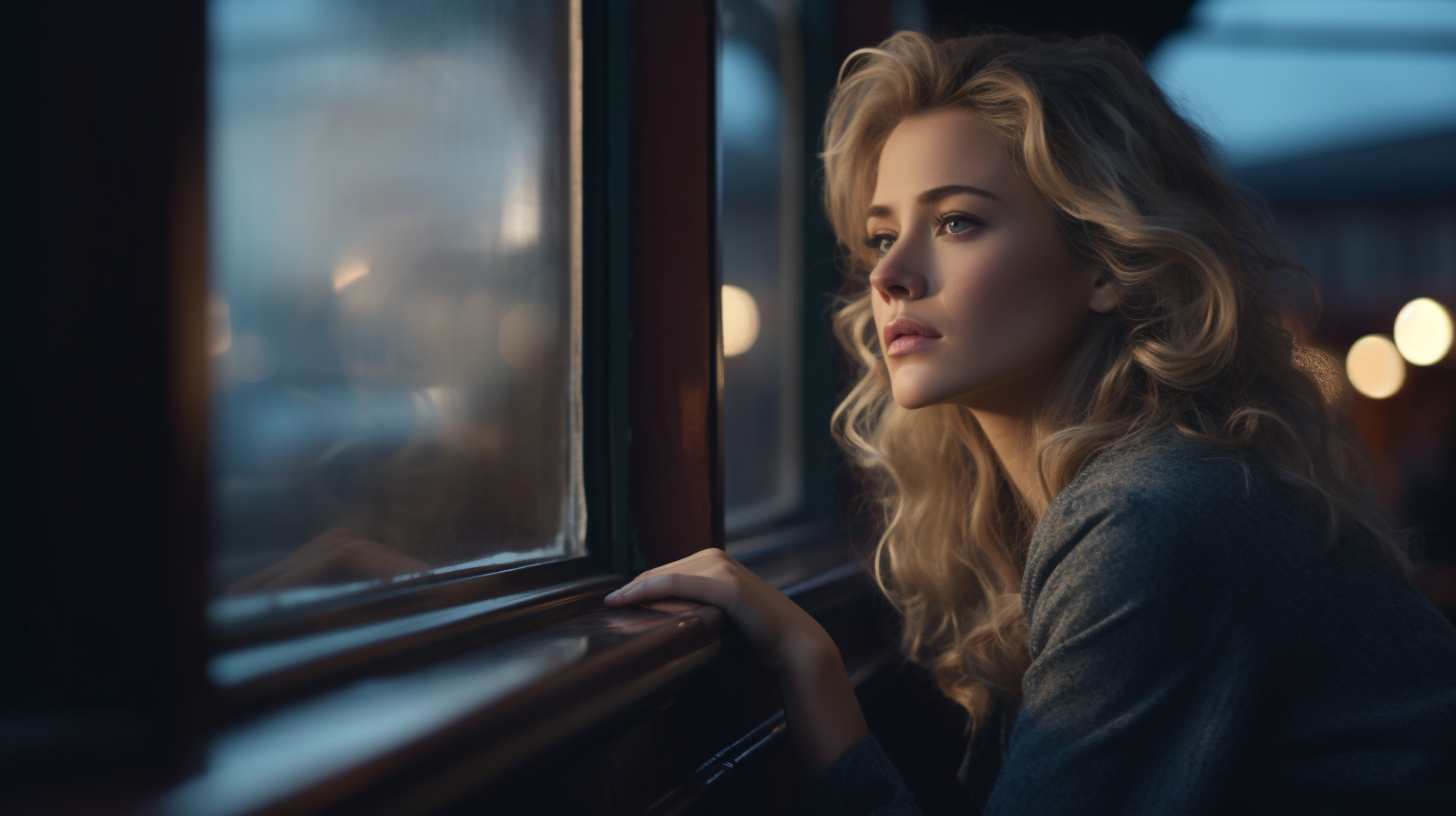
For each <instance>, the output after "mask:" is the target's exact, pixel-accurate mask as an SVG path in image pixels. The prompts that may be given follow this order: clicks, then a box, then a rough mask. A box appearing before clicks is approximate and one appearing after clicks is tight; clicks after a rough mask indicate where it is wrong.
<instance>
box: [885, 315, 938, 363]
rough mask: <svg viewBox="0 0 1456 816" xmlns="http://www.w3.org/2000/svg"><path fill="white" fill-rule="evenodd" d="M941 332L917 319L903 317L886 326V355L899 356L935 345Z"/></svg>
mask: <svg viewBox="0 0 1456 816" xmlns="http://www.w3.org/2000/svg"><path fill="white" fill-rule="evenodd" d="M938 340H940V332H938V331H936V330H935V329H932V328H930V327H929V326H927V325H925V324H924V323H921V322H919V321H916V320H911V319H910V318H908V317H902V318H899V319H898V320H895V321H893V322H891V323H890V324H889V325H888V326H886V327H885V355H886V356H887V357H898V356H900V355H902V354H909V353H911V352H914V351H919V350H920V349H923V348H925V347H927V346H930V345H934V344H935V343H936V341H938Z"/></svg>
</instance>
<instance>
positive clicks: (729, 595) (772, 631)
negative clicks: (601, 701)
mask: <svg viewBox="0 0 1456 816" xmlns="http://www.w3.org/2000/svg"><path fill="white" fill-rule="evenodd" d="M663 598H687V599H689V600H694V601H698V602H700V603H706V604H712V605H713V606H716V607H718V608H720V609H722V610H723V612H724V613H725V614H727V615H728V617H729V618H730V619H731V620H732V621H733V623H734V624H736V625H737V626H738V629H739V630H740V631H742V632H743V636H744V637H745V638H747V639H748V642H749V644H750V645H752V647H753V650H754V652H755V653H757V654H758V659H759V662H760V663H762V664H763V667H764V668H765V669H768V670H769V671H770V672H772V673H773V674H775V675H781V674H784V673H785V672H787V671H790V670H792V669H793V668H794V667H795V665H796V663H801V662H805V661H808V660H815V659H819V658H820V657H821V656H822V655H823V653H825V652H826V651H831V650H832V651H834V652H835V653H836V655H837V653H838V652H837V650H836V649H835V647H834V641H833V640H831V639H830V637H829V634H828V633H827V632H825V631H824V627H822V626H820V625H819V622H818V621H816V620H814V619H813V618H811V617H809V614H808V613H807V612H805V611H804V610H803V609H801V608H800V607H799V605H798V604H796V603H794V602H793V601H791V600H789V599H788V598H787V597H785V596H784V594H783V593H782V592H779V591H778V590H776V589H774V588H773V587H771V586H769V585H768V584H767V583H766V582H765V581H764V580H763V579H762V578H759V577H758V576H757V575H754V574H753V573H752V572H749V571H748V568H746V567H744V566H743V565H742V564H740V563H738V562H737V561H736V560H734V558H733V556H731V555H729V554H727V553H725V552H723V551H722V550H717V549H709V550H700V551H698V552H696V553H693V554H692V555H690V556H688V557H687V558H684V559H682V560H680V561H674V562H672V563H671V564H664V565H663V566H660V567H658V568H656V569H650V570H648V571H646V572H644V573H642V574H641V575H639V576H637V577H636V578H633V579H632V580H631V581H630V582H628V583H627V585H626V586H624V587H622V588H621V589H619V590H617V591H616V592H613V593H612V594H610V595H608V596H607V601H606V603H607V606H614V607H620V606H633V605H636V604H640V603H646V602H648V601H657V600H661V599H663Z"/></svg>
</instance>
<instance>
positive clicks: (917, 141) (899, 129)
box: [872, 110, 1020, 208]
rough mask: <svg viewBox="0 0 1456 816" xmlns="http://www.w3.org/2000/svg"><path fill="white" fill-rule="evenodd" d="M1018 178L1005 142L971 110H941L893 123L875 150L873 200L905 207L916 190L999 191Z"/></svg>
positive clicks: (896, 206) (1003, 190) (1004, 192)
mask: <svg viewBox="0 0 1456 816" xmlns="http://www.w3.org/2000/svg"><path fill="white" fill-rule="evenodd" d="M1018 181H1020V179H1019V178H1018V177H1017V174H1016V172H1015V167H1014V166H1013V165H1012V162H1011V156H1010V155H1009V154H1008V153H1007V152H1006V149H1005V147H1004V146H1002V144H1001V142H1000V141H999V140H998V139H997V138H996V136H995V135H994V134H992V133H991V131H990V129H988V128H987V127H986V126H985V125H984V124H982V123H981V121H980V119H978V118H977V117H976V116H975V114H972V113H969V112H966V111H960V110H942V111H935V112H932V113H925V114H919V115H917V116H912V117H909V118H907V119H905V120H903V121H901V122H900V124H899V125H896V126H895V129H894V130H893V131H891V132H890V136H889V138H888V139H887V140H886V141H885V146H884V148H883V149H882V150H881V151H880V161H879V168H878V171H877V173H876V175H875V190H874V196H873V199H872V203H873V204H877V205H880V204H883V205H887V206H889V207H891V208H900V207H903V206H905V205H906V202H908V201H911V200H913V199H914V198H915V196H917V195H919V194H920V193H922V192H924V191H926V190H930V189H934V188H936V187H943V186H945V185H947V184H966V185H970V186H973V187H980V188H983V189H987V190H992V191H994V192H996V193H997V194H998V195H1003V196H1004V195H1007V194H1011V193H1013V190H1011V189H1009V188H1010V187H1012V186H1014V185H1015V184H1016V182H1018Z"/></svg>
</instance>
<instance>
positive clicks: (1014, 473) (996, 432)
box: [971, 408, 1048, 518]
mask: <svg viewBox="0 0 1456 816" xmlns="http://www.w3.org/2000/svg"><path fill="white" fill-rule="evenodd" d="M971 413H972V414H973V415H975V417H976V421H977V422H979V423H980V425H981V431H982V432H983V433H985V434H986V439H987V440H989V441H990V443H991V449H992V450H994V451H995V452H996V458H997V459H999V460H1001V467H1002V469H1004V470H1005V471H1006V476H1007V478H1009V479H1010V480H1011V485H1012V487H1014V488H1015V489H1016V492H1017V493H1019V494H1020V495H1021V499H1022V501H1024V502H1026V506H1027V507H1029V508H1031V513H1032V516H1033V517H1034V518H1040V517H1041V514H1042V513H1043V512H1044V511H1045V510H1046V508H1047V504H1048V502H1047V498H1046V496H1045V494H1044V493H1043V491H1042V488H1041V476H1040V474H1039V473H1038V472H1037V466H1036V449H1037V445H1038V444H1039V443H1040V442H1041V439H1040V438H1038V436H1037V434H1036V432H1035V430H1034V428H1033V423H1032V421H1031V420H1030V419H1029V417H1028V415H1027V414H1024V413H1021V412H1015V413H1007V412H1002V411H993V410H984V409H975V408H972V409H971Z"/></svg>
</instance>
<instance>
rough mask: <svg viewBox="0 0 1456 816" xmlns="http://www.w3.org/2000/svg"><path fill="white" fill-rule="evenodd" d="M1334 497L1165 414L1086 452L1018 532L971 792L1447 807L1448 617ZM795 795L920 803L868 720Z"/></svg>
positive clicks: (1454, 799)
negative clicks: (999, 704)
mask: <svg viewBox="0 0 1456 816" xmlns="http://www.w3.org/2000/svg"><path fill="white" fill-rule="evenodd" d="M1328 518H1329V517H1328V514H1327V512H1326V510H1325V508H1324V506H1323V505H1322V503H1320V502H1318V501H1317V500H1316V499H1314V498H1313V497H1311V496H1310V495H1309V494H1308V493H1306V492H1303V491H1301V490H1299V489H1296V488H1295V487H1293V486H1292V485H1290V484H1289V483H1287V482H1285V481H1283V480H1281V479H1279V478H1277V477H1276V476H1275V474H1274V473H1273V471H1272V469H1271V468H1270V467H1268V465H1267V464H1266V463H1265V462H1264V461H1263V459H1262V458H1261V457H1260V456H1258V455H1255V454H1238V453H1236V452H1231V451H1229V450H1226V449H1223V448H1219V447H1216V446H1213V445H1211V444H1208V443H1201V442H1197V441H1194V440H1190V439H1188V438H1187V437H1184V436H1183V435H1181V434H1178V433H1176V432H1174V431H1165V432H1162V433H1159V434H1157V435H1155V436H1153V437H1150V438H1148V439H1145V440H1143V441H1141V442H1137V443H1123V444H1122V445H1119V446H1115V447H1113V448H1112V449H1109V450H1108V451H1105V452H1103V453H1102V454H1100V455H1099V456H1097V457H1096V458H1094V459H1093V460H1092V461H1091V462H1090V463H1089V464H1088V465H1087V467H1085V468H1084V469H1083V471H1082V472H1081V473H1080V474H1079V475H1078V476H1077V477H1076V479H1074V480H1073V481H1072V483H1071V484H1069V485H1068V486H1067V487H1066V488H1065V489H1063V490H1062V491H1061V492H1060V493H1059V494H1058V495H1057V496H1056V498H1055V499H1054V500H1053V501H1052V503H1051V506H1050V507H1049V508H1048V509H1047V511H1046V514H1045V515H1044V516H1043V518H1042V520H1041V522H1040V524H1039V525H1038V527H1037V529H1036V532H1035V534H1034V535H1033V537H1032V541H1031V546H1030V550H1029V552H1028V557H1027V564H1026V569H1025V572H1024V575H1023V580H1022V585H1021V598H1022V603H1023V606H1024V608H1025V613H1026V621H1027V632H1028V646H1029V650H1030V655H1031V664H1030V668H1029V669H1028V671H1027V673H1026V676H1025V678H1024V680H1023V683H1022V701H1021V705H1020V709H1019V711H1017V712H1014V720H1013V719H1011V718H1010V717H1006V718H1004V719H1005V721H1006V723H1007V724H1009V728H1008V729H1007V733H1008V734H1009V739H1007V740H1006V742H1005V743H1004V745H1000V744H998V743H999V742H1000V739H999V738H994V739H993V738H986V737H983V736H982V735H981V734H978V735H977V738H976V739H975V740H973V743H972V745H971V746H970V750H969V751H968V754H967V757H966V761H965V763H964V764H963V765H962V768H961V774H960V777H961V782H962V784H963V785H965V786H966V787H967V790H968V791H969V792H970V793H971V795H972V797H971V798H972V799H973V800H976V801H977V802H978V803H979V802H983V803H984V807H983V810H982V812H983V813H984V814H987V816H1009V815H1010V814H1021V815H1023V816H1026V815H1029V814H1061V815H1062V816H1065V815H1066V814H1089V815H1090V814H1148V815H1149V816H1152V814H1158V816H1176V815H1177V814H1215V813H1239V814H1245V813H1337V814H1390V813H1401V814H1446V815H1447V816H1449V814H1456V629H1453V628H1452V626H1451V624H1450V623H1449V622H1448V621H1447V620H1446V619H1445V618H1444V617H1442V616H1441V614H1440V613H1439V612H1438V611H1437V610H1436V609H1435V608H1434V607H1433V606H1432V605H1431V604H1430V602H1428V601H1427V600H1426V599H1425V598H1424V597H1423V596H1421V595H1420V593H1419V592H1417V591H1416V590H1415V589H1414V588H1413V587H1412V586H1411V585H1410V584H1409V583H1408V582H1407V581H1405V580H1404V579H1402V578H1400V577H1398V576H1394V575H1391V574H1389V573H1388V572H1387V571H1385V570H1383V569H1381V566H1380V562H1379V559H1378V558H1377V557H1376V556H1375V554H1374V550H1373V546H1372V545H1370V544H1368V542H1365V541H1363V540H1361V539H1360V538H1358V537H1356V536H1349V535H1347V536H1342V537H1341V538H1340V539H1339V541H1338V542H1335V543H1334V544H1332V545H1328V544H1327V535H1326V531H1327V529H1328V524H1329V521H1328ZM1002 719H1003V718H1000V717H993V718H992V719H991V720H990V722H989V723H988V725H987V726H986V727H987V728H995V729H997V731H998V732H999V731H1000V729H1001V727H1002V722H1001V721H1002ZM988 746H990V747H988ZM998 766H999V767H998ZM992 780H994V781H992ZM988 781H992V782H991V784H990V787H989V790H986V789H985V788H986V784H987V782H988ZM800 805H801V807H800V810H801V812H802V813H804V814H806V816H831V815H834V816H837V815H838V814H867V815H868V814H873V816H909V815H910V814H919V813H920V810H919V808H918V807H917V805H916V803H915V801H914V799H913V797H912V796H911V794H910V793H909V791H908V790H907V789H906V787H905V784H904V782H903V781H902V779H901V777H900V775H899V774H898V773H897V772H896V770H895V768H894V766H893V765H892V764H891V762H890V760H889V759H888V758H887V757H886V755H885V753H884V751H883V749H882V748H881V746H880V744H879V743H878V742H877V741H876V740H875V738H874V737H873V735H871V736H867V737H865V738H864V739H862V740H861V741H860V742H858V743H857V744H855V745H854V746H852V747H851V748H850V749H848V750H847V751H846V752H845V753H844V754H843V755H841V756H840V757H839V758H838V759H837V760H835V762H834V763H833V764H831V765H830V766H829V768H827V769H826V770H825V771H824V772H823V773H822V774H821V775H820V776H819V777H818V778H817V779H816V780H814V782H813V783H811V784H810V785H809V787H808V788H807V789H806V790H805V792H804V795H803V798H802V799H801V802H800Z"/></svg>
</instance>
